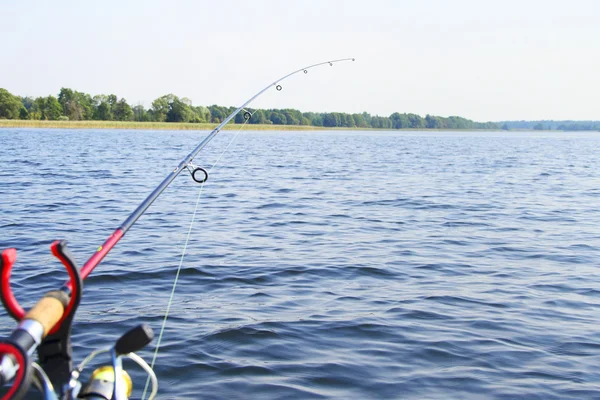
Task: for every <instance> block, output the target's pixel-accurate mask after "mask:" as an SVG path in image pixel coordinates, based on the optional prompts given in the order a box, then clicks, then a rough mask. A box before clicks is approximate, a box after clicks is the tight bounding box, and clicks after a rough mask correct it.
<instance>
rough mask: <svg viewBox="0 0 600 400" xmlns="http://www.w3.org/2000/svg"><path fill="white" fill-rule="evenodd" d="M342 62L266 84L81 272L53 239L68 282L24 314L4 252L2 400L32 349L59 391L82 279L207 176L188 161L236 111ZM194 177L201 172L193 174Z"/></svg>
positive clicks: (18, 383)
mask: <svg viewBox="0 0 600 400" xmlns="http://www.w3.org/2000/svg"><path fill="white" fill-rule="evenodd" d="M345 61H354V58H344V59H338V60H332V61H326V62H322V63H318V64H313V65H310V66H308V67H304V68H300V69H298V70H296V71H293V72H291V73H289V74H287V75H285V76H283V77H281V78H279V79H278V80H276V81H275V82H273V83H271V84H269V85H267V86H266V87H265V88H264V89H262V90H260V91H259V92H258V93H256V94H255V95H254V96H252V97H251V98H250V99H248V100H247V101H246V102H244V104H242V105H241V106H240V107H238V108H237V109H236V110H235V111H233V112H232V113H231V114H229V115H228V116H227V117H226V118H225V119H224V120H223V122H221V123H220V124H219V125H218V126H217V127H216V128H215V129H213V130H212V131H211V132H210V133H209V134H208V135H207V136H206V137H205V138H204V140H202V142H200V144H198V145H197V146H196V147H195V148H194V149H193V150H192V151H191V152H190V153H189V154H188V155H187V156H186V157H185V158H184V159H183V160H181V162H180V163H179V164H178V165H177V166H176V167H175V168H174V169H173V170H172V171H171V172H170V173H169V174H168V175H167V177H166V178H165V179H164V180H163V181H162V182H161V183H160V184H159V185H158V186H157V187H156V189H154V190H153V191H152V193H150V195H148V197H146V199H144V201H142V203H141V204H140V205H139V206H138V207H137V208H136V209H135V210H134V211H133V212H132V213H131V214H130V215H129V216H128V217H127V219H125V221H124V222H123V223H122V224H121V225H120V226H119V227H118V228H117V229H116V230H115V231H114V232H113V233H112V234H111V235H110V236H109V237H108V239H106V241H105V242H104V243H103V244H102V246H100V247H98V249H97V250H96V252H95V253H94V254H93V255H92V256H91V257H90V258H89V259H88V260H87V261H86V263H85V264H84V265H83V267H82V268H81V270H79V268H77V267H76V264H75V261H74V259H73V257H72V256H71V254H70V253H69V251H68V249H67V247H66V242H65V241H58V240H57V241H55V242H53V243H52V245H51V246H50V248H51V251H52V254H53V255H54V256H55V257H57V258H58V259H59V260H60V261H61V262H62V264H63V265H64V266H65V268H66V269H67V271H68V272H69V277H70V280H69V281H68V282H67V283H65V285H64V286H63V287H62V288H60V290H55V291H51V292H48V293H46V294H45V295H44V297H42V299H41V300H39V301H38V303H37V304H36V305H35V306H34V307H33V308H32V309H31V310H29V312H28V313H25V311H24V310H23V309H22V308H21V306H20V305H19V303H18V302H17V300H16V299H15V297H14V295H13V292H12V289H11V287H10V274H11V271H12V266H13V264H14V262H15V261H16V250H15V249H7V250H4V251H3V252H2V253H1V257H0V277H1V282H0V285H1V287H0V289H1V290H0V299H1V300H2V303H3V304H4V306H5V308H6V310H7V311H8V313H9V315H10V316H12V317H13V318H15V319H16V320H17V321H19V325H18V327H17V329H15V330H14V331H13V332H12V333H11V335H10V337H9V338H8V339H6V340H0V387H1V386H3V385H4V384H5V383H7V382H9V381H10V380H11V379H13V378H15V377H16V379H15V382H14V383H13V387H11V389H10V390H9V392H8V393H7V394H6V396H5V397H4V398H13V397H14V398H18V397H20V396H22V395H23V394H24V393H25V392H26V391H27V389H28V387H29V385H30V383H31V379H32V378H31V376H32V372H31V371H32V363H31V362H30V361H29V355H31V354H32V353H33V351H34V350H35V349H37V350H38V359H39V360H40V363H41V364H42V366H43V367H44V370H45V371H46V373H48V375H49V377H50V379H51V381H52V382H53V383H54V384H55V385H54V386H55V387H58V388H62V386H63V384H64V383H65V382H68V379H69V375H70V371H71V344H70V336H71V323H72V320H73V317H74V314H75V311H76V310H77V307H78V305H79V301H80V299H81V295H82V287H83V280H84V279H86V278H87V277H88V276H89V274H90V273H91V272H92V271H93V270H94V268H96V266H98V264H99V263H100V262H101V261H102V259H103V258H104V257H105V256H106V255H107V254H108V252H109V251H110V250H111V249H112V248H113V247H114V246H115V245H116V244H117V243H118V242H119V240H121V238H122V237H123V236H124V235H125V233H126V232H127V231H128V230H129V229H130V228H131V227H132V226H133V224H135V222H136V221H137V220H138V219H139V218H140V217H141V216H142V215H143V214H144V213H145V212H146V210H147V209H148V207H150V205H152V203H153V202H154V201H155V200H156V199H157V198H158V197H159V196H160V195H161V193H162V192H163V191H164V190H165V189H166V188H167V187H168V186H169V185H170V184H171V182H173V180H174V179H175V178H176V177H177V176H178V175H179V174H180V173H181V172H182V171H183V170H184V169H188V170H190V172H191V173H192V178H193V179H194V181H196V182H200V183H202V182H204V181H205V180H206V179H207V178H208V173H207V172H206V171H205V170H203V169H202V168H198V167H196V166H194V165H193V164H192V161H193V159H194V157H196V155H198V153H200V151H201V150H202V149H203V148H204V147H205V146H206V145H207V144H208V143H209V142H210V141H211V140H212V139H213V138H214V137H215V136H216V135H217V134H218V133H219V132H220V131H221V129H222V128H223V127H224V126H225V125H226V124H227V123H229V121H231V120H232V119H233V118H234V117H235V116H236V115H237V114H238V113H240V112H241V111H243V112H244V113H243V114H242V115H243V117H244V120H245V121H248V120H249V119H250V118H251V117H252V113H251V112H250V111H248V110H247V109H246V108H245V107H247V106H248V105H249V104H250V103H252V102H253V101H254V100H255V99H256V98H257V97H259V96H260V95H262V94H263V93H264V92H266V91H267V90H269V89H270V88H272V87H275V89H276V90H277V91H280V90H282V86H281V82H282V81H284V80H285V79H287V78H289V77H290V76H292V75H295V74H297V73H300V72H303V73H304V74H307V73H308V70H310V69H312V68H316V67H319V66H322V65H330V66H333V65H334V64H336V63H340V62H345ZM198 173H201V174H199V176H197V174H198ZM4 398H3V399H2V400H4Z"/></svg>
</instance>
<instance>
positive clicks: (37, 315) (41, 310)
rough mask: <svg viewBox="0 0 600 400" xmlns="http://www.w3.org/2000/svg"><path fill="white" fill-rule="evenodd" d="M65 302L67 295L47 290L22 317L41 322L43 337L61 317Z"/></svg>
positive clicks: (65, 305)
mask: <svg viewBox="0 0 600 400" xmlns="http://www.w3.org/2000/svg"><path fill="white" fill-rule="evenodd" d="M67 304H68V296H67V295H66V293H64V292H61V291H52V292H48V293H46V295H45V296H44V297H42V299H41V300H40V301H38V302H37V304H36V305H35V306H33V308H32V309H31V310H29V312H28V313H27V314H25V317H23V319H32V320H34V321H37V322H39V323H40V324H42V326H43V327H44V336H43V338H45V337H46V336H47V335H48V332H50V330H51V329H52V328H53V327H54V325H56V323H57V322H58V321H60V319H61V318H62V316H63V314H64V312H65V309H66V307H67ZM43 338H42V339H43Z"/></svg>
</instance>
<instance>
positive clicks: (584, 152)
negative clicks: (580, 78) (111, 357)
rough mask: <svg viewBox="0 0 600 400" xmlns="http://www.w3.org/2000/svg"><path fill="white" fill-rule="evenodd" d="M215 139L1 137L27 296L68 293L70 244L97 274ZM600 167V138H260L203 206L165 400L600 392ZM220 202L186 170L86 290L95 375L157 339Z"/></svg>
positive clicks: (215, 178)
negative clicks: (118, 356) (106, 358)
mask: <svg viewBox="0 0 600 400" xmlns="http://www.w3.org/2000/svg"><path fill="white" fill-rule="evenodd" d="M205 134H206V132H153V131H145V132H144V131H114V130H68V131H67V130H30V129H27V130H16V129H3V130H0V146H1V150H2V151H0V182H1V183H0V245H1V247H2V248H6V247H9V246H10V247H16V248H17V249H18V251H19V258H18V263H17V265H16V266H15V270H14V277H13V287H14V290H15V293H16V295H17V297H18V298H19V299H21V301H22V302H23V303H24V304H26V305H28V306H29V305H31V304H32V303H33V302H34V301H35V300H36V299H37V298H38V297H39V296H40V294H41V293H43V292H44V291H46V290H50V289H55V288H57V287H58V286H59V285H60V284H61V283H62V282H63V281H64V279H65V277H66V275H65V273H64V271H62V269H61V267H60V265H59V264H58V263H57V262H56V261H55V260H54V259H53V258H52V257H51V256H50V253H49V249H48V246H49V245H50V243H51V242H52V241H53V240H54V239H62V238H64V239H68V240H69V244H70V247H71V249H72V251H73V253H74V254H75V256H76V258H77V259H78V261H79V262H80V263H83V262H84V261H85V260H87V258H88V257H89V256H90V255H91V254H92V253H93V251H94V250H95V249H96V247H97V246H98V245H99V244H101V243H102V242H103V241H104V240H105V239H106V237H107V236H108V235H109V234H110V233H111V232H112V231H113V230H114V229H115V228H116V227H118V226H119V225H120V223H121V222H122V221H123V220H124V219H125V218H126V217H127V215H128V214H129V213H130V212H131V211H132V210H133V209H134V208H135V207H136V206H137V204H139V202H140V201H141V200H142V199H143V198H145V196H146V195H147V194H149V193H150V191H151V190H152V189H153V188H154V187H155V186H156V185H157V184H158V183H159V182H160V181H161V180H162V179H163V178H164V176H166V174H167V173H168V172H169V171H171V170H172V169H173V167H174V166H175V165H177V164H178V162H179V161H180V160H181V159H182V158H183V157H184V156H185V155H186V154H188V152H189V151H190V150H191V149H192V148H193V147H194V146H195V145H196V143H198V142H199V141H200V140H201V139H202V138H203V137H204V136H205ZM232 138H233V133H229V132H223V133H222V134H221V135H220V136H217V137H216V138H215V140H214V141H213V142H211V144H210V145H209V146H208V147H207V148H206V150H205V151H203V152H202V153H201V157H199V158H197V159H196V164H198V165H200V166H203V167H207V168H208V167H211V166H212V165H213V164H214V163H215V162H216V161H217V160H218V159H219V156H220V155H221V153H222V152H223V150H224V149H225V147H226V146H227V144H228V143H229V141H230V140H231V139H232ZM599 154H600V134H599V133H549V132H546V133H531V132H502V133H500V132H498V133H490V132H448V133H446V132H318V133H316V132H244V133H241V134H240V135H239V136H238V137H237V139H236V140H235V141H234V142H233V144H232V145H231V147H230V148H229V149H228V150H227V152H226V153H225V154H224V155H223V157H222V158H221V159H220V161H219V162H218V163H217V165H216V167H215V168H214V169H213V170H212V171H211V175H210V179H209V180H208V182H207V183H206V184H205V185H204V188H203V190H202V193H201V198H200V203H199V204H200V205H199V209H198V213H197V216H196V221H195V224H194V226H193V229H192V233H191V239H190V243H189V245H188V247H187V253H186V255H185V259H184V262H183V267H182V270H181V275H180V277H179V283H178V286H177V289H176V292H175V295H174V299H173V304H172V308H171V312H170V315H169V318H168V320H167V325H166V330H165V333H164V337H163V341H162V345H161V347H160V350H159V353H158V358H157V363H156V367H155V371H156V373H157V375H158V378H159V382H160V391H159V398H165V399H174V398H177V399H184V398H189V399H238V398H239V399H249V398H256V399H259V398H260V399H289V398H298V399H325V398H346V399H347V398H351V399H361V398H370V399H392V398H394V399H511V398H515V399H516V398H518V399H523V398H527V399H570V398H572V399H592V398H596V399H598V398H600V322H599V318H600V272H599V271H600V270H599V267H600V157H599V156H598V155H599ZM199 189H200V186H199V185H198V184H195V183H194V182H193V181H192V180H191V179H190V177H189V175H181V176H180V177H179V178H178V179H177V180H176V181H175V183H174V184H173V185H172V186H171V187H170V188H169V189H168V191H167V192H166V193H165V194H164V195H163V196H161V197H160V198H159V199H158V200H157V202H156V203H155V204H154V205H153V206H152V207H151V209H150V210H149V212H148V213H147V214H146V215H144V216H143V217H142V218H141V219H140V220H139V221H138V223H137V224H136V225H135V226H134V227H133V228H132V230H131V231H129V233H128V234H127V235H126V236H125V237H124V238H123V240H122V241H121V242H120V243H119V244H118V245H117V247H116V248H115V249H114V250H113V251H112V252H111V253H110V254H109V255H108V256H107V258H106V259H105V261H104V262H103V263H102V264H101V265H100V266H99V267H98V268H97V269H96V270H95V271H94V272H93V274H92V275H91V276H90V278H89V279H88V280H87V281H86V286H85V291H84V298H83V301H82V303H81V306H80V308H79V311H78V314H77V316H76V320H75V324H74V327H73V329H74V333H73V342H74V351H75V359H76V360H77V361H80V360H81V359H82V358H83V357H84V356H85V355H86V354H87V353H89V351H91V350H92V349H93V348H96V347H98V346H105V345H110V344H111V343H112V342H113V341H114V340H115V339H116V338H117V337H118V336H119V335H120V334H121V333H123V332H124V331H125V330H127V329H128V328H130V327H132V326H134V325H136V324H138V323H142V322H145V323H148V324H150V325H151V326H152V327H153V328H154V330H155V332H156V333H158V331H159V330H160V326H161V323H162V320H163V317H164V313H165V309H166V307H167V303H168V299H169V296H170V293H171V288H172V284H173V280H174V279H175V274H176V270H177V266H178V264H179V260H180V257H181V252H182V250H183V246H184V242H185V238H186V234H187V231H188V228H189V226H190V220H191V216H192V214H193V211H194V206H195V203H196V199H197V196H198V193H199ZM14 326H15V324H14V322H13V321H12V320H10V318H9V317H8V316H7V315H6V313H5V312H3V313H2V314H1V315H0V335H8V334H9V332H10V330H11V329H13V328H14ZM155 345H156V340H155V341H154V343H153V345H150V346H149V347H148V348H147V349H146V350H144V351H142V352H141V355H142V356H144V357H145V358H146V359H147V360H151V358H152V354H153V350H154V346H155ZM88 372H89V370H88ZM130 373H131V374H132V376H133V377H134V386H135V389H134V397H137V398H139V397H140V396H141V391H142V389H143V387H144V383H145V380H144V378H143V374H142V373H140V372H138V370H137V369H135V368H134V367H131V368H130Z"/></svg>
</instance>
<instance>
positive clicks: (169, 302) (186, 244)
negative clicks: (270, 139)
mask: <svg viewBox="0 0 600 400" xmlns="http://www.w3.org/2000/svg"><path fill="white" fill-rule="evenodd" d="M249 120H250V118H244V124H243V125H242V126H241V127H240V129H238V131H237V132H236V134H235V135H234V136H233V138H232V139H231V140H230V141H229V143H228V144H227V146H226V147H225V150H223V152H222V153H221V155H219V157H218V158H217V161H215V162H214V164H213V165H212V166H211V167H210V168H209V170H208V173H210V172H211V171H212V170H213V169H214V168H215V166H216V165H217V164H218V163H219V161H221V158H222V157H223V155H224V154H225V153H226V152H227V150H228V149H229V147H230V146H231V144H232V143H233V142H234V141H235V139H236V138H237V137H238V135H239V134H240V132H241V131H242V130H243V129H244V127H245V126H246V124H247V123H248V121H249ZM204 182H206V180H205V181H203V182H202V183H201V184H200V190H199V191H198V198H197V199H196V206H195V207H194V212H193V214H192V220H191V221H190V227H189V229H188V233H187V236H186V238H185V243H184V245H183V251H182V252H181V258H180V259H179V266H178V267H177V273H176V274H175V280H174V281H173V287H172V288H171V295H170V296H169V301H168V303H167V309H166V311H165V317H164V319H163V322H162V325H161V327H160V333H159V334H158V340H157V342H156V349H155V350H154V356H153V357H152V362H151V363H150V368H152V369H154V364H155V362H156V358H157V357H158V351H159V349H160V343H161V341H162V337H163V333H164V330H165V327H166V326H167V319H168V317H169V312H170V310H171V305H172V304H173V298H174V296H175V289H176V288H177V282H178V281H179V274H180V272H181V267H182V266H183V259H184V258H185V252H186V250H187V246H188V243H189V241H190V237H191V235H192V228H193V226H194V221H195V219H196V214H197V213H198V205H199V204H200V198H201V197H202V192H203V189H204ZM149 384H150V376H148V378H147V379H146V385H145V386H144V393H143V394H142V399H144V398H145V397H146V392H147V390H148V385H149Z"/></svg>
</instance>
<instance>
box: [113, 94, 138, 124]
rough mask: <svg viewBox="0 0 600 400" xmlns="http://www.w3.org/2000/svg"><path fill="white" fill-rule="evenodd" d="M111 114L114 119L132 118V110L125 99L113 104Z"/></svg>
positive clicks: (129, 119)
mask: <svg viewBox="0 0 600 400" xmlns="http://www.w3.org/2000/svg"><path fill="white" fill-rule="evenodd" d="M113 115H114V117H115V120H116V121H131V120H132V119H133V110H132V109H131V106H130V105H129V104H127V101H125V99H121V100H119V101H118V102H117V104H115V107H114V111H113Z"/></svg>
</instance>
